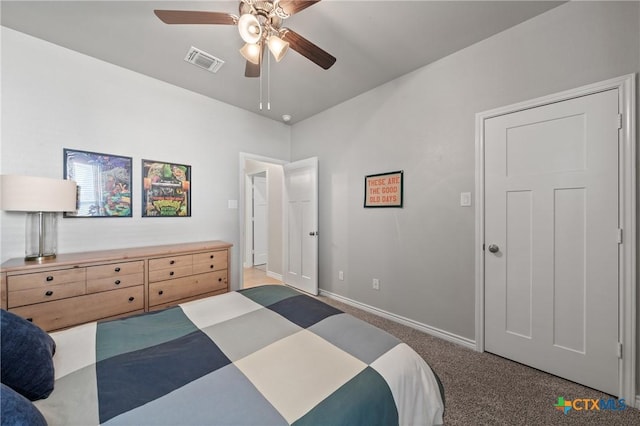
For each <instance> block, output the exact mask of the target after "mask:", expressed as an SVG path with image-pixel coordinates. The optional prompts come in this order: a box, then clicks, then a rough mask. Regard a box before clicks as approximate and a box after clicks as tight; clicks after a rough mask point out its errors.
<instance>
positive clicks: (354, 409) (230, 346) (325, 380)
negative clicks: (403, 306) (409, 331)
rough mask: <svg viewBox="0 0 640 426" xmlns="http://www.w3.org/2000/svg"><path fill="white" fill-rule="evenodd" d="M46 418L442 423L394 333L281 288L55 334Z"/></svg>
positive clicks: (425, 372)
mask: <svg viewBox="0 0 640 426" xmlns="http://www.w3.org/2000/svg"><path fill="white" fill-rule="evenodd" d="M52 337H53V338H54V340H55V341H56V345H57V350H56V355H55V357H54V362H55V369H56V382H55V389H54V391H53V393H52V394H51V396H50V397H49V398H47V399H45V400H41V401H38V402H36V405H37V407H38V408H39V409H40V411H41V412H42V413H43V414H44V416H45V418H46V419H47V421H48V422H49V424H50V425H56V424H59V425H74V424H75V425H96V424H103V425H211V424H217V425H290V424H295V425H304V424H315V425H317V424H322V425H339V424H344V425H347V424H348V425H375V424H380V425H392V424H407V425H409V424H411V425H428V424H441V423H442V414H443V403H442V398H441V394H440V391H439V388H438V383H437V381H436V378H435V377H434V375H433V373H432V371H431V369H430V368H429V366H428V365H427V364H426V363H425V361H424V360H423V359H422V358H421V357H420V356H418V355H417V354H416V353H415V352H414V351H413V350H412V349H411V348H410V347H408V346H407V345H406V344H404V343H402V342H401V341H399V340H397V339H396V338H395V337H393V336H391V335H390V334H388V333H386V332H384V331H382V330H380V329H378V328H376V327H373V326H372V325H370V324H368V323H365V322H363V321H361V320H359V319H356V318H354V317H352V316H350V315H348V314H345V313H343V312H342V311H339V310H337V309H335V308H333V307H331V306H329V305H327V304H324V303H322V302H320V301H318V300H317V299H315V298H312V297H309V296H306V295H303V294H301V293H299V292H297V291H294V290H292V289H290V288H288V287H284V286H264V287H256V288H252V289H247V290H241V291H239V292H231V293H226V294H223V295H220V296H214V297H210V298H207V299H202V300H197V301H194V302H189V303H186V304H182V305H180V306H178V307H174V308H170V309H167V310H163V311H159V312H151V313H148V314H143V315H139V316H134V317H130V318H126V319H122V320H114V321H105V322H98V323H90V324H86V325H82V326H78V327H75V328H72V329H69V330H64V331H61V332H57V333H52Z"/></svg>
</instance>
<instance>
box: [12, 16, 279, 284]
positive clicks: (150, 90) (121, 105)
mask: <svg viewBox="0 0 640 426" xmlns="http://www.w3.org/2000/svg"><path fill="white" fill-rule="evenodd" d="M1 35H2V130H1V136H2V140H1V143H2V145H1V147H0V153H1V155H0V157H1V159H0V172H1V173H3V174H26V175H34V176H45V177H60V178H61V177H62V175H63V168H62V167H63V156H62V150H63V148H75V149H81V150H88V151H97V152H104V153H109V154H116V155H124V156H130V157H133V166H134V170H133V202H134V204H133V217H132V218H81V219H80V218H78V219H61V220H60V221H59V229H58V250H59V252H61V253H62V252H75V251H84V250H99V249H109V248H118V247H126V246H138V245H140V246H144V245H153V244H163V243H176V242H183V241H202V240H208V239H220V240H225V241H229V242H231V243H233V244H234V245H235V246H236V247H237V246H238V241H237V238H238V235H239V234H240V232H239V226H240V224H239V218H238V210H234V209H229V208H228V203H227V201H228V200H238V197H239V194H238V173H239V171H238V164H239V161H238V158H239V153H240V152H241V151H242V152H250V153H255V154H259V155H263V156H267V157H271V158H281V159H283V160H288V158H289V148H290V130H289V126H286V125H284V124H282V123H278V122H276V121H273V120H269V119H266V118H263V117H260V116H258V115H256V114H253V113H250V112H247V111H244V110H240V109H238V108H235V107H232V106H230V105H227V104H224V103H221V102H218V101H215V100H212V99H209V98H206V97H204V96H201V95H197V94H195V93H193V92H189V91H187V90H184V89H181V88H178V87H175V86H172V85H169V84H166V83H164V82H161V81H158V80H154V79H151V78H148V77H146V76H143V75H141V74H137V73H134V72H131V71H128V70H125V69H123V68H120V67H116V66H114V65H111V64H108V63H105V62H102V61H99V60H96V59H93V58H91V57H88V56H85V55H82V54H79V53H77V52H74V51H71V50H67V49H64V48H61V47H59V46H56V45H53V44H51V43H48V42H44V41H42V40H39V39H36V38H33V37H30V36H28V35H25V34H22V33H19V32H16V31H14V30H11V29H7V28H4V27H3V28H2V33H1ZM256 134H260V135H261V137H260V138H259V139H257V138H255V135H256ZM143 158H144V159H151V160H160V161H174V162H177V163H181V164H189V165H191V166H192V205H191V208H192V216H191V217H190V218H142V217H141V200H140V197H141V175H140V172H141V160H142V159H143ZM0 219H2V223H1V227H0V230H1V231H0V232H1V235H0V241H1V244H2V246H1V258H2V259H1V260H2V261H5V260H7V259H8V258H11V257H21V256H24V231H25V229H24V221H25V218H24V214H22V213H7V212H2V213H1V216H0ZM241 259H242V258H241V256H239V253H238V250H234V251H233V258H232V262H233V265H234V268H235V267H236V266H238V265H241V263H242V262H241ZM236 277H237V274H236V273H233V274H232V286H235V282H234V280H235V278H236Z"/></svg>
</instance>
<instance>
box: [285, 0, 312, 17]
mask: <svg viewBox="0 0 640 426" xmlns="http://www.w3.org/2000/svg"><path fill="white" fill-rule="evenodd" d="M319 1H320V0H280V2H279V3H278V6H280V7H281V8H282V10H284V11H285V12H286V13H288V14H289V15H293V14H294V13H298V12H300V11H301V10H304V9H306V8H308V7H309V6H313V5H314V4H316V3H318V2H319Z"/></svg>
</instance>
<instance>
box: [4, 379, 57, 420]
mask: <svg viewBox="0 0 640 426" xmlns="http://www.w3.org/2000/svg"><path fill="white" fill-rule="evenodd" d="M0 419H1V420H2V426H24V425H29V426H40V425H43V426H46V425H47V421H46V420H45V419H44V417H43V416H42V413H40V411H38V409H37V408H36V406H35V405H33V403H32V402H31V401H29V400H28V399H27V398H25V397H24V396H22V395H20V394H19V393H18V392H16V391H14V390H13V389H11V388H10V387H9V386H5V385H4V384H0Z"/></svg>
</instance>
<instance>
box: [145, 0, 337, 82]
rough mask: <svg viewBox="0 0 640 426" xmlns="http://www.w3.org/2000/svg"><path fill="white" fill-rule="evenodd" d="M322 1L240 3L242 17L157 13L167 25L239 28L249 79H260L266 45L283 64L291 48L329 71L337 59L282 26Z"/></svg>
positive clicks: (268, 0) (177, 12)
mask: <svg viewBox="0 0 640 426" xmlns="http://www.w3.org/2000/svg"><path fill="white" fill-rule="evenodd" d="M319 1H320V0H241V1H240V7H239V11H240V16H239V17H238V16H236V15H233V14H230V13H224V12H204V11H188V10H154V11H153V12H154V13H155V14H156V16H157V17H158V18H160V20H161V21H162V22H164V23H165V24H213V25H237V26H238V31H239V32H240V37H242V39H243V40H244V42H245V45H244V46H243V47H242V48H241V49H240V53H241V54H242V56H243V57H244V58H245V59H246V60H247V63H246V66H245V76H246V77H259V76H260V65H261V63H262V57H263V54H264V51H265V50H266V49H265V46H266V47H267V49H268V50H269V51H270V52H271V53H272V54H273V56H274V58H275V59H276V61H278V62H279V61H280V60H281V59H282V58H283V57H284V55H285V53H286V52H287V50H288V49H289V48H291V49H293V50H294V51H296V52H298V53H299V54H301V55H302V56H304V57H306V58H307V59H309V60H310V61H311V62H313V63H315V64H317V65H318V66H320V67H322V68H324V69H329V68H331V66H332V65H333V64H334V63H335V62H336V58H335V57H333V56H332V55H330V54H329V53H327V52H325V51H324V50H322V49H321V48H319V47H318V46H316V45H315V44H313V43H311V42H310V41H309V40H307V39H306V38H304V37H302V36H301V35H300V34H298V33H297V32H295V31H293V30H290V29H289V28H285V27H283V26H282V21H283V20H285V19H287V18H288V17H289V16H291V15H293V14H294V13H298V12H300V11H301V10H304V9H306V8H308V7H309V6H313V5H314V4H316V3H318V2H319Z"/></svg>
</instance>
